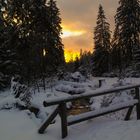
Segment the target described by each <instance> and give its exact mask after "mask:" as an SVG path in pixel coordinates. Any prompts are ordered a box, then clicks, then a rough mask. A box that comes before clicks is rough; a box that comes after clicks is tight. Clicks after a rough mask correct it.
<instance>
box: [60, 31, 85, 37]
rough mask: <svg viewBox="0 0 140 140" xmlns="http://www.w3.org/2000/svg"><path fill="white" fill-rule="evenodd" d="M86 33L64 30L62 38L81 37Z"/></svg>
mask: <svg viewBox="0 0 140 140" xmlns="http://www.w3.org/2000/svg"><path fill="white" fill-rule="evenodd" d="M84 33H85V32H84V31H71V30H63V34H62V38H66V37H71V36H80V35H82V34H84Z"/></svg>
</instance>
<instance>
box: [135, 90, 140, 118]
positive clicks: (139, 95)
mask: <svg viewBox="0 0 140 140" xmlns="http://www.w3.org/2000/svg"><path fill="white" fill-rule="evenodd" d="M135 92H136V99H137V100H138V103H137V105H136V111H137V119H138V120H139V119H140V93H139V87H136V88H135Z"/></svg>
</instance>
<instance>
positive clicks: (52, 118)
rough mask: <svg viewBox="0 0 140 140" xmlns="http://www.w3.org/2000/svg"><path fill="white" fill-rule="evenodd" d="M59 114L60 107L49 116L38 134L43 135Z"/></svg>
mask: <svg viewBox="0 0 140 140" xmlns="http://www.w3.org/2000/svg"><path fill="white" fill-rule="evenodd" d="M58 113H59V106H57V107H56V109H54V111H53V112H52V113H51V114H50V115H49V116H48V118H47V120H46V121H45V122H44V123H43V125H42V126H41V127H40V128H39V130H38V133H39V134H43V133H44V131H45V129H46V128H47V127H48V126H49V124H51V122H52V121H53V120H54V118H55V117H56V116H57V114H58Z"/></svg>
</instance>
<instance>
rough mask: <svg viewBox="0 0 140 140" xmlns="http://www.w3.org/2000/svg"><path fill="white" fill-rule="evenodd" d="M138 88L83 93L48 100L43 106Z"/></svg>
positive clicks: (119, 88)
mask: <svg viewBox="0 0 140 140" xmlns="http://www.w3.org/2000/svg"><path fill="white" fill-rule="evenodd" d="M136 87H140V85H129V86H121V87H116V88H112V89H105V90H104V91H94V92H93V93H85V94H84V93H83V94H80V95H73V96H70V97H63V98H56V99H48V100H47V101H44V102H43V104H44V106H51V105H56V104H60V103H62V102H70V101H75V100H79V99H85V98H91V97H97V96H101V95H106V94H112V93H114V92H120V91H124V90H129V89H135V88H136Z"/></svg>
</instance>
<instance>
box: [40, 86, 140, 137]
mask: <svg viewBox="0 0 140 140" xmlns="http://www.w3.org/2000/svg"><path fill="white" fill-rule="evenodd" d="M139 88H140V85H128V86H121V87H117V88H112V89H106V90H103V91H95V92H93V93H86V94H85V93H84V94H80V95H74V96H70V97H63V98H56V99H49V100H47V101H44V102H43V104H44V106H51V105H57V108H56V109H55V110H54V111H53V112H52V113H51V114H50V115H49V117H48V118H47V120H46V121H45V123H43V125H42V126H41V127H40V128H39V130H38V132H39V133H44V131H45V129H46V128H47V127H48V126H49V124H51V122H52V121H53V119H54V118H55V117H56V116H57V114H59V115H60V118H61V129H62V138H65V137H66V136H67V135H68V129H67V126H69V125H72V124H75V123H79V122H82V121H86V120H88V119H91V118H95V117H99V116H103V115H106V114H109V113H112V112H116V111H119V110H122V109H126V108H129V109H128V112H127V114H126V117H125V120H129V119H130V115H131V113H132V110H133V108H134V106H136V112H137V119H140V95H139ZM130 89H135V97H134V99H133V100H130V101H127V102H124V103H121V104H118V105H112V106H111V107H106V108H104V109H99V110H97V111H90V112H87V113H82V114H80V115H77V116H74V117H67V108H66V103H67V102H70V101H75V100H79V99H86V98H91V97H97V96H102V95H106V94H113V93H115V92H119V91H124V90H130Z"/></svg>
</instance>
